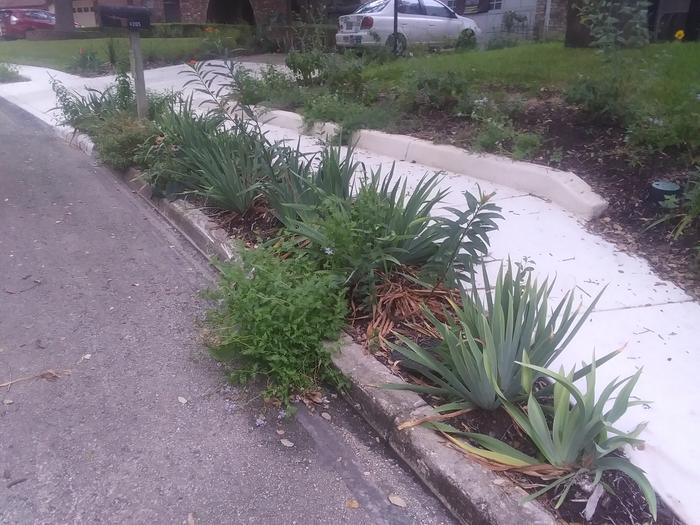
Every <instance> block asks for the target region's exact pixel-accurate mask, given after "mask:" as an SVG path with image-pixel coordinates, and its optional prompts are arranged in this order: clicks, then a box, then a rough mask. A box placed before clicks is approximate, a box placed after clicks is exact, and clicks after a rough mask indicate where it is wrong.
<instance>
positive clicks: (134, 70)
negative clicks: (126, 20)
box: [129, 30, 148, 118]
mask: <svg viewBox="0 0 700 525" xmlns="http://www.w3.org/2000/svg"><path fill="white" fill-rule="evenodd" d="M129 62H131V75H132V76H133V77H134V91H135V92H136V113H137V115H138V116H139V118H146V116H147V115H148V99H147V98H146V81H145V79H144V77H143V53H141V36H140V35H139V32H138V31H134V30H130V31H129Z"/></svg>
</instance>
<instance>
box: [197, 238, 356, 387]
mask: <svg viewBox="0 0 700 525" xmlns="http://www.w3.org/2000/svg"><path fill="white" fill-rule="evenodd" d="M242 259H243V260H242V262H241V263H240V264H238V263H231V264H226V265H222V266H221V267H220V268H221V271H222V273H223V278H222V281H221V286H220V288H219V291H218V293H217V295H218V297H219V298H220V300H221V307H220V308H219V309H218V310H217V311H215V312H213V313H212V316H211V323H212V326H213V328H214V331H215V333H216V334H218V337H217V339H218V342H217V344H216V345H215V346H214V347H213V349H212V350H213V353H214V355H215V356H216V357H217V358H219V359H225V360H234V362H235V365H236V368H235V370H234V371H233V372H232V374H231V377H232V379H234V380H237V381H245V380H248V379H251V378H254V377H260V378H264V380H265V381H266V384H267V388H266V390H265V392H266V394H267V395H268V396H269V397H271V398H276V399H281V400H283V401H289V398H290V396H291V395H292V394H293V393H296V392H302V391H305V390H308V389H311V388H314V387H316V386H317V385H318V383H319V382H321V381H331V382H333V383H338V381H339V375H338V373H337V372H335V371H334V369H333V368H332V364H331V354H330V350H329V349H328V348H327V347H326V346H324V341H327V340H332V339H335V338H337V336H338V333H339V332H340V329H341V328H342V326H343V324H344V321H345V315H346V308H347V306H346V300H345V291H344V290H343V288H342V286H341V285H340V283H339V282H338V279H337V278H336V277H335V276H334V275H333V274H331V273H329V272H324V271H317V270H315V269H314V268H313V267H311V266H310V265H309V264H308V263H305V262H304V261H302V260H299V259H286V260H283V259H280V258H278V257H277V256H275V255H274V254H271V253H270V252H269V251H267V250H263V249H258V250H254V251H246V252H243V254H242Z"/></svg>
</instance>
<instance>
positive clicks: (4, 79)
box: [0, 62, 24, 84]
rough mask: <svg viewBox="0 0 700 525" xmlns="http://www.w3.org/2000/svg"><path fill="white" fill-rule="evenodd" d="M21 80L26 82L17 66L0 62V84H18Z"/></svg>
mask: <svg viewBox="0 0 700 525" xmlns="http://www.w3.org/2000/svg"><path fill="white" fill-rule="evenodd" d="M20 80H24V77H22V75H20V74H19V70H18V69H17V66H15V65H13V64H6V63H4V62H0V84H5V83H8V82H18V81H20Z"/></svg>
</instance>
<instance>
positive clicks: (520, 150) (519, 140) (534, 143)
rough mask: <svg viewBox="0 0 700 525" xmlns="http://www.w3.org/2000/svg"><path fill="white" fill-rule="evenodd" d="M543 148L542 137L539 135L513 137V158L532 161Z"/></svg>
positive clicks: (527, 134) (522, 134)
mask: <svg viewBox="0 0 700 525" xmlns="http://www.w3.org/2000/svg"><path fill="white" fill-rule="evenodd" d="M541 147H542V137H541V136H540V135H539V134H537V133H515V136H514V137H513V158H514V159H518V160H521V159H531V158H532V157H534V156H535V154H536V153H537V152H538V151H539V149H540V148H541Z"/></svg>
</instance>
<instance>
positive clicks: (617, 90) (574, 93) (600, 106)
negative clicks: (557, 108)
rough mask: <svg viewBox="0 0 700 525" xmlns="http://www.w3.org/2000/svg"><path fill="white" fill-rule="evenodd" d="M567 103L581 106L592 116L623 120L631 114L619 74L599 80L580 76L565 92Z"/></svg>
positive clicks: (607, 75)
mask: <svg viewBox="0 0 700 525" xmlns="http://www.w3.org/2000/svg"><path fill="white" fill-rule="evenodd" d="M565 97H566V100H567V102H569V103H572V104H576V105H578V106H581V108H582V109H583V110H584V111H586V112H587V113H590V114H591V115H593V116H595V117H598V118H601V117H605V118H608V119H613V120H622V119H624V117H625V116H626V115H627V114H628V112H629V106H628V103H627V97H626V94H625V90H624V89H623V86H622V83H621V81H620V79H619V78H618V76H617V74H614V75H611V74H609V73H605V74H603V75H602V76H601V77H599V78H595V79H593V78H590V77H584V76H579V77H578V79H577V81H576V82H574V83H573V84H572V85H571V86H569V88H568V89H567V90H566V92H565Z"/></svg>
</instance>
